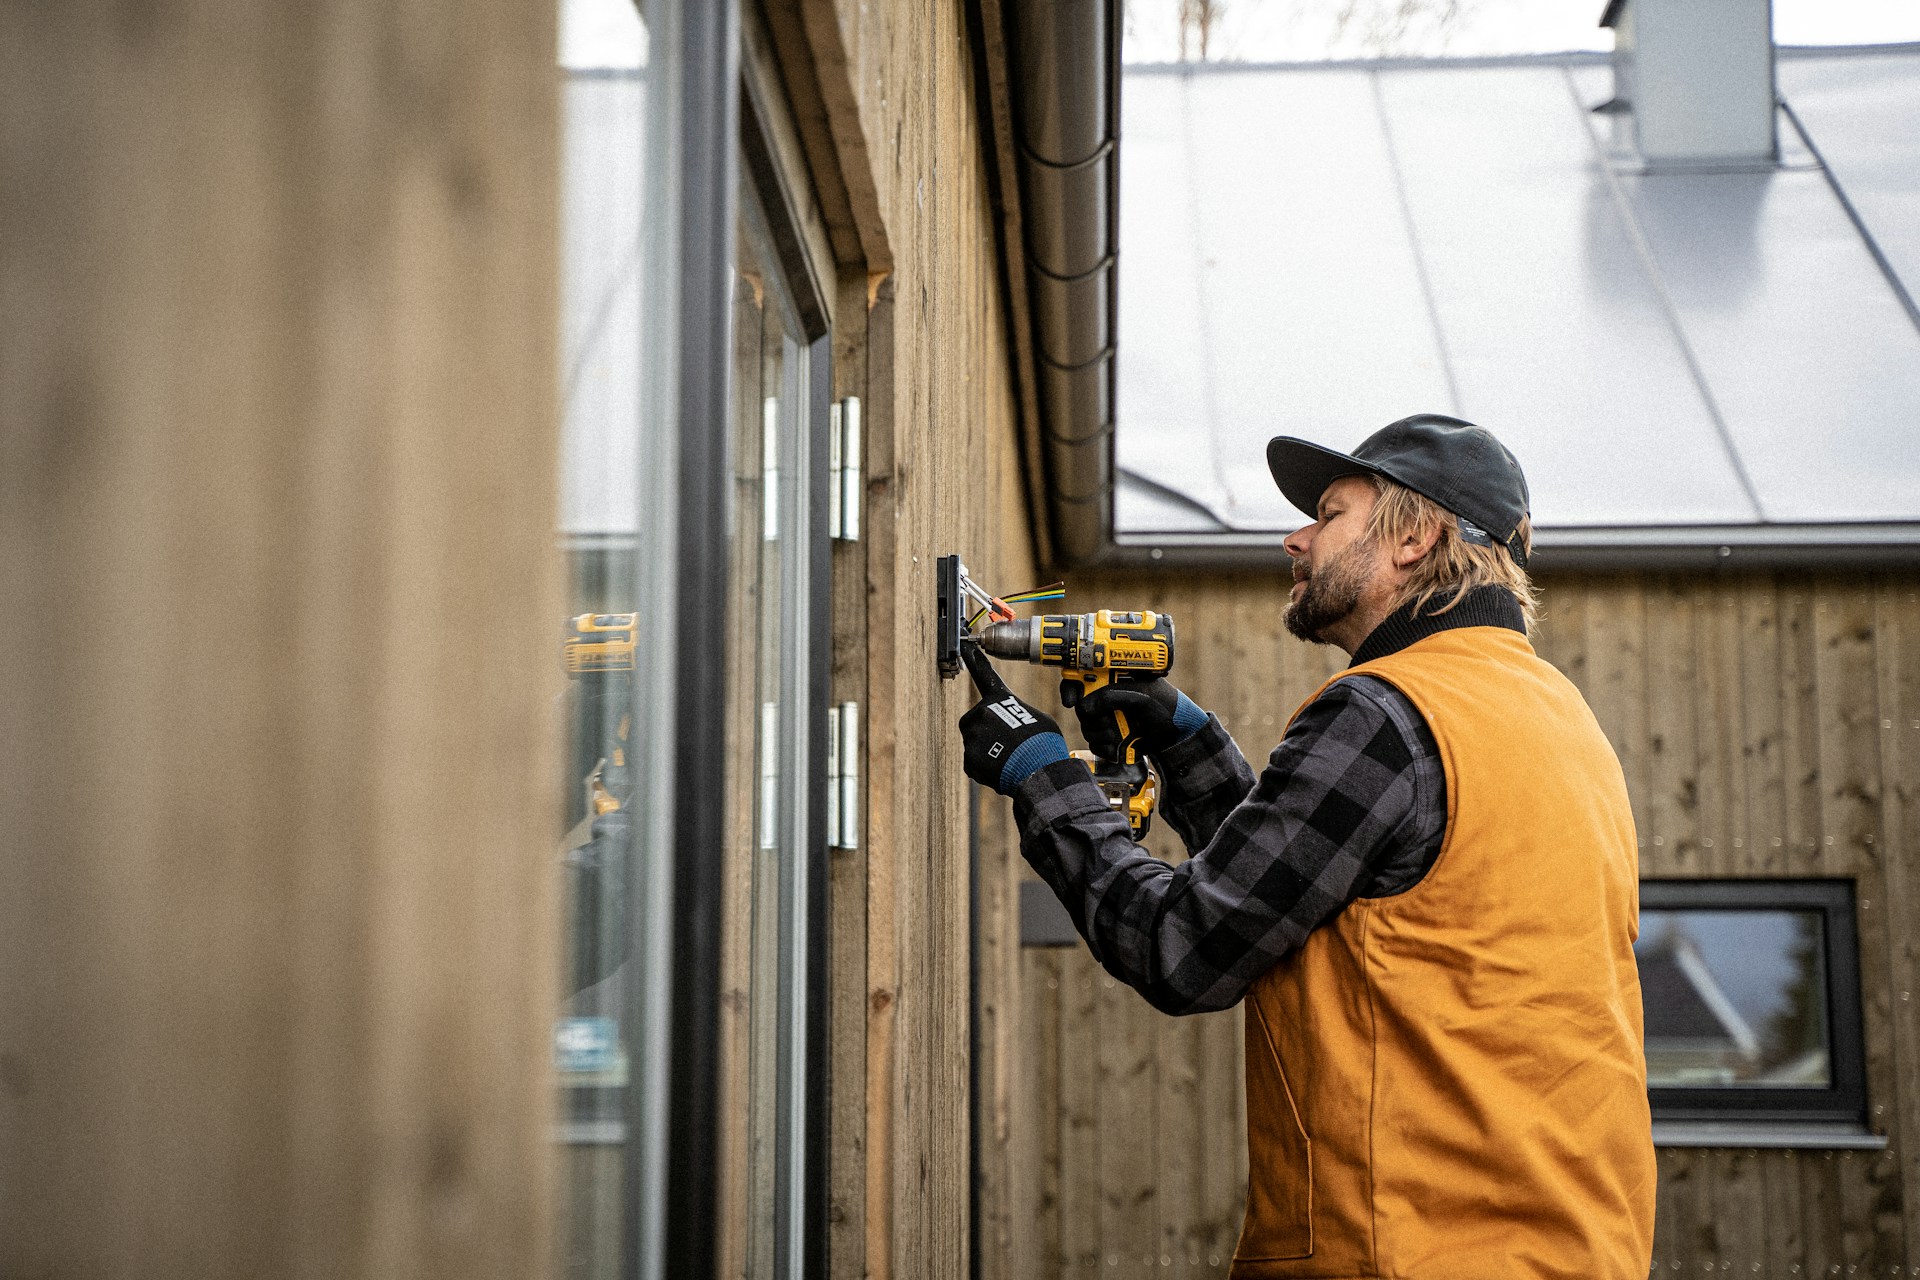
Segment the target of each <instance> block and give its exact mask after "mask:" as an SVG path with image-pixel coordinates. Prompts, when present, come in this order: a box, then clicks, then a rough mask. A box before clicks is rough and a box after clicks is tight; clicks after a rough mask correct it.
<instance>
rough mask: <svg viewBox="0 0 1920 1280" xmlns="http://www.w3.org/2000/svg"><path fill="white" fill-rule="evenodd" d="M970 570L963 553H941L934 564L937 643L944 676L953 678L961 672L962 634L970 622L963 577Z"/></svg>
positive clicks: (936, 654) (936, 647) (941, 671)
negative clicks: (962, 590)
mask: <svg viewBox="0 0 1920 1280" xmlns="http://www.w3.org/2000/svg"><path fill="white" fill-rule="evenodd" d="M966 571H967V569H966V566H965V565H963V564H961V563H960V557H959V556H941V557H940V559H939V560H938V561H937V562H935V565H934V590H935V593H936V599H935V603H934V633H933V646H934V657H935V659H936V660H937V661H938V662H939V664H940V678H941V679H942V680H951V679H953V678H954V677H955V676H957V675H959V674H960V635H961V632H962V631H963V629H964V628H965V626H966V612H967V603H966V600H965V598H964V597H963V596H962V595H961V592H960V579H961V578H962V576H964V575H965V573H966Z"/></svg>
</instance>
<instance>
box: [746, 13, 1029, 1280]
mask: <svg viewBox="0 0 1920 1280" xmlns="http://www.w3.org/2000/svg"><path fill="white" fill-rule="evenodd" d="M767 10H768V15H769V21H768V29H769V31H770V33H771V40H772V42H773V45H774V52H775V55H776V56H777V57H778V59H779V60H780V63H781V65H782V69H783V74H784V75H785V79H786V83H787V84H788V86H789V96H790V103H789V106H790V109H791V110H793V112H794V114H795V116H796V118H797V122H798V127H799V131H800V136H801V139H802V143H803V150H804V151H805V153H806V154H805V156H803V157H800V163H801V164H802V166H803V167H805V168H807V170H808V171H809V172H810V173H811V174H812V176H813V180H814V182H815V184H816V185H817V186H820V185H826V186H833V187H835V188H836V189H835V190H830V191H825V192H822V193H821V194H820V197H819V205H820V208H821V210H822V211H823V215H822V216H823V217H824V218H825V220H826V222H827V224H828V227H829V232H830V236H831V241H832V243H833V245H834V246H835V248H834V251H835V252H836V253H840V254H842V255H845V256H844V257H843V260H842V261H840V262H838V263H836V264H822V265H823V266H827V265H831V267H832V272H833V274H834V277H835V279H836V286H835V288H836V294H835V297H836V303H837V305H836V307H835V324H836V332H835V336H834V355H835V370H834V387H835V394H836V395H838V396H844V395H858V396H860V397H861V400H862V404H863V407H864V410H865V414H864V418H865V421H864V436H863V445H864V451H865V476H866V493H867V506H866V511H865V518H864V522H863V523H864V529H863V536H862V541H861V542H860V543H859V544H857V545H853V546H840V547H836V548H835V550H834V553H833V556H834V559H833V568H834V585H833V592H834V606H833V607H834V657H833V689H834V694H833V696H834V697H835V698H836V699H858V700H860V701H861V702H862V703H863V710H864V715H863V717H862V719H863V732H864V736H865V739H866V741H865V744H864V746H865V769H864V779H865V804H864V812H863V815H862V816H863V818H864V824H863V826H864V830H863V831H862V835H863V837H864V838H863V840H862V842H861V843H862V847H861V848H860V849H858V850H856V851H849V852H835V853H834V854H832V855H831V856H832V859H833V861H832V863H831V867H830V894H831V901H830V912H831V922H832V924H831V937H830V940H829V945H830V947H831V957H830V966H831V972H832V978H831V994H830V1000H831V1010H832V1011H831V1019H832V1057H833V1065H832V1080H831V1108H830V1110H831V1116H830V1126H831V1153H830V1165H829V1184H830V1185H829V1196H830V1202H829V1206H828V1223H827V1230H828V1233H829V1243H830V1247H829V1255H830V1256H829V1266H830V1271H831V1274H833V1275H834V1276H836V1277H848V1278H858V1277H865V1276H872V1277H876V1278H878V1277H889V1276H893V1277H902V1278H905V1277H914V1278H916V1280H917V1278H918V1277H923V1276H932V1277H940V1276H945V1277H960V1276H964V1275H966V1274H968V1272H969V1269H970V1267H971V1265H972V1260H971V1257H970V1251H971V1249H972V1247H973V1246H972V1236H973V1232H974V1231H975V1230H976V1229H977V1230H978V1231H979V1232H980V1233H981V1236H982V1238H983V1239H985V1240H989V1241H991V1240H995V1239H1001V1238H1004V1237H1006V1236H1007V1234H1008V1233H1009V1231H1010V1226H1009V1219H1010V1214H1009V1210H1008V1207H1007V1205H1006V1203H1005V1200H1004V1196H1005V1194H1006V1191H1007V1189H1008V1188H1009V1187H1010V1186H1011V1180H1010V1178H1009V1177H1007V1176H1006V1175H1005V1174H1004V1173H1003V1174H1001V1175H1000V1176H998V1177H996V1178H993V1179H989V1180H987V1181H986V1183H985V1184H984V1185H985V1186H987V1187H988V1188H997V1189H999V1192H1000V1194H1001V1196H1002V1199H1001V1201H1000V1202H998V1203H997V1204H996V1203H995V1202H993V1200H992V1196H991V1195H983V1196H982V1199H981V1203H980V1205H979V1206H978V1213H979V1220H978V1222H977V1224H976V1223H975V1221H974V1220H973V1216H974V1209H975V1207H974V1205H973V1189H974V1183H973V1177H972V1168H973V1162H974V1154H973V1146H974V1143H975V1142H976V1141H977V1142H978V1144H979V1147H980V1151H981V1155H980V1159H981V1160H982V1161H983V1162H987V1163H991V1162H996V1161H997V1162H999V1164H1000V1165H1002V1166H1004V1164H1005V1161H1006V1155H1005V1151H1006V1146H1007V1135H1009V1134H1010V1133H1011V1124H1010V1121H1009V1119H1008V1114H1009V1110H1010V1104H1009V1103H1008V1101H1007V1100H1006V1099H1007V1096H1008V1094H1009V1093H1010V1091H1011V1089H1012V1087H1013V1080H1014V1076H1013V1074H1012V1069H1011V1065H1010V1064H1011V1061H1012V1053H1013V1048H1012V1046H1013V1044H1014V1042H1015V1041H1016V1038H1017V1037H1016V1034H1015V1031H1014V1029H1013V1027H1012V1025H1011V1024H1010V1023H1009V1022H1008V1021H1007V1019H1008V1018H1009V1017H1010V1016H1011V1013H1012V1011H1013V1010H1015V1009H1017V1008H1018V1000H1017V998H1016V993H1017V979H1016V970H1015V954H1016V953H1015V950H1014V947H1013V941H1012V925H1011V916H1010V914H1009V913H1010V910H1011V903H1012V900H1013V897H1014V886H1015V877H1014V872H1013V867H1014V866H1015V865H1016V864H1017V855H1016V854H1015V853H1014V851H1013V849H1012V846H1011V843H1010V841H1008V840H1007V839H1006V838H1005V836H1004V833H1002V832H998V831H996V830H995V829H993V826H992V824H988V826H987V827H986V828H984V829H983V830H982V831H981V832H980V837H979V839H978V841H977V846H978V850H979V866H978V867H977V868H976V867H973V866H970V863H969V859H970V856H971V852H972V847H973V844H974V842H972V841H970V839H969V823H970V817H971V813H972V799H971V796H970V793H969V784H968V783H967V782H966V779H965V776H964V774H963V773H962V771H961V764H960V756H961V753H960V740H959V735H958V733H957V732H956V731H955V723H956V722H957V721H958V719H959V717H960V715H961V714H962V713H963V712H964V711H965V710H966V708H967V707H968V706H970V705H971V704H972V702H973V698H974V694H973V689H972V685H971V684H970V682H968V681H967V680H966V679H965V678H964V677H963V678H961V679H959V680H954V681H942V680H940V679H939V678H938V676H937V674H936V669H935V664H934V651H933V628H932V618H933V607H934V562H935V560H936V559H937V558H938V557H939V556H941V555H945V554H959V555H960V556H962V557H963V558H964V559H965V561H966V563H967V564H968V566H969V568H970V569H971V570H972V571H973V573H974V575H975V576H976V577H977V578H979V579H980V580H981V581H982V582H984V583H987V584H988V585H990V586H996V587H999V588H1000V589H1003V590H1015V589H1018V588H1020V587H1024V586H1027V585H1029V584H1030V583H1031V582H1032V581H1033V567H1032V563H1031V553H1030V546H1031V534H1030V529H1029V526H1028V524H1027V519H1026V514H1025V513H1026V503H1025V497H1024V492H1023V489H1022V475H1021V470H1020V465H1019V454H1018V451H1017V440H1016V435H1015V425H1014V409H1013V404H1014V401H1013V386H1012V381H1011V377H1010V374H1009V372H1008V355H1007V353H1008V335H1007V331H1006V327H1005V321H1004V316H1005V300H1004V298H1003V296H1002V291H1001V289H1002V286H1001V279H1000V272H999V259H998V255H997V250H996V246H995V243H994V240H993V234H994V227H995V226H996V221H995V219H994V217H993V209H992V205H991V200H990V193H989V189H988V177H987V168H986V159H985V157H986V150H985V146H984V143H983V141H982V137H981V130H980V116H979V106H978V101H977V98H976V95H975V89H974V85H973V82H972V81H973V65H972V58H971V51H970V46H969V43H968V31H967V22H966V18H967V8H966V5H965V4H964V3H962V2H961V0H939V2H938V3H930V4H905V5H901V4H893V5H878V4H867V3H863V2H861V0H773V2H772V3H770V4H769V5H768V6H767ZM829 160H830V162H829ZM849 222H850V223H851V225H848V223H849ZM1017 678H1019V677H1017ZM1044 684H1045V682H1044V681H1039V680H1035V681H1034V682H1033V683H1032V685H1031V688H1032V690H1033V691H1034V692H1036V693H1037V692H1038V690H1039V689H1040V688H1041V687H1043V686H1044ZM994 812H996V813H997V811H994ZM733 927H735V928H738V927H740V925H739V923H738V922H737V921H736V923H735V925H734V926H733ZM976 930H977V931H978V933H979V935H980V936H981V937H982V938H983V939H984V940H985V941H984V945H983V947H982V948H981V951H980V964H979V974H980V977H979V983H978V987H977V989H976V987H975V985H974V981H973V977H972V970H973V967H974V966H973V959H974V934H975V931H976ZM976 1019H977V1021H978V1024H979V1035H980V1044H981V1045H983V1046H985V1050H984V1052H982V1053H981V1054H980V1055H979V1057H978V1059H977V1060H976V1057H975V1046H974V1044H973V1035H974V1023H975V1021H976ZM976 1080H977V1081H978V1088H979V1094H978V1096H976V1094H975V1092H974V1090H975V1081H976ZM976 1126H977V1128H976ZM729 1158H730V1159H733V1158H739V1157H738V1156H730V1157H729ZM1005 1253H1006V1250H1005V1248H1004V1247H998V1248H995V1249H993V1250H992V1251H991V1256H992V1257H993V1258H1004V1257H1005ZM730 1256H734V1257H737V1256H739V1255H738V1253H737V1252H735V1253H733V1254H732V1255H730ZM982 1262H983V1264H986V1263H987V1255H984V1254H983V1258H982Z"/></svg>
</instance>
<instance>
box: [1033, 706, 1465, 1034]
mask: <svg viewBox="0 0 1920 1280" xmlns="http://www.w3.org/2000/svg"><path fill="white" fill-rule="evenodd" d="M1214 727H1217V726H1210V729H1211V728H1214ZM1198 732H1199V733H1206V732H1208V730H1201V731H1198ZM1197 736H1198V734H1196V737H1197ZM1222 736H1224V731H1222ZM1199 745H1200V744H1196V747H1198V746H1199ZM1198 754H1200V755H1201V756H1203V757H1205V758H1207V759H1211V760H1213V761H1214V762H1216V763H1218V762H1220V760H1221V759H1222V757H1221V754H1220V752H1219V751H1218V749H1217V744H1216V749H1215V750H1214V751H1212V752H1211V753H1209V752H1206V751H1204V750H1201V751H1199V753H1198ZM1233 754H1234V755H1235V756H1237V755H1238V752H1237V751H1236V752H1234V753H1233ZM1176 767H1177V766H1176ZM1241 767H1242V768H1244V767H1245V766H1244V762H1243V764H1242V766H1241ZM1220 772H1221V773H1222V774H1226V773H1231V770H1230V769H1226V770H1221V771H1220ZM1207 776H1208V775H1206V774H1205V773H1196V775H1195V780H1194V787H1193V790H1194V791H1195V792H1196V793H1197V794H1196V796H1195V797H1194V798H1193V799H1194V803H1193V804H1192V806H1191V809H1192V812H1191V814H1190V815H1189V816H1190V818H1191V819H1192V820H1193V821H1194V825H1195V827H1196V830H1197V829H1198V826H1199V824H1200V823H1201V822H1203V821H1204V810H1205V808H1206V802H1205V801H1204V799H1202V797H1204V796H1206V795H1208V794H1209V793H1210V792H1212V791H1213V790H1215V789H1218V788H1224V787H1227V786H1229V785H1231V784H1230V783H1229V781H1228V780H1227V778H1226V777H1225V776H1219V777H1217V778H1216V780H1215V781H1214V782H1213V783H1212V784H1211V785H1210V784H1209V783H1208V782H1207V781H1206V777H1207ZM1181 781H1182V783H1184V782H1185V781H1186V780H1185V779H1182V780H1181ZM1444 788H1445V780H1444V775H1443V773H1442V771H1441V768H1440V763H1439V753H1438V750H1437V749H1436V748H1435V746H1434V743H1433V737H1432V734H1431V733H1430V732H1428V730H1427V727H1426V724H1425V722H1424V721H1423V720H1422V719H1421V718H1420V715H1419V713H1418V712H1417V711H1416V710H1415V709H1414V708H1413V706H1412V704H1411V703H1410V702H1408V701H1407V700H1406V698H1405V697H1404V696H1403V695H1401V694H1400V693H1399V692H1398V691H1397V690H1394V689H1393V688H1391V687H1390V686H1388V685H1385V684H1383V683H1381V682H1379V681H1376V680H1371V679H1362V678H1356V679H1350V680H1340V681H1336V682H1335V683H1334V684H1332V685H1330V686H1328V688H1327V689H1326V690H1325V691H1324V692H1323V693H1322V694H1321V695H1320V696H1319V697H1318V698H1316V699H1315V700H1314V701H1313V702H1312V703H1311V704H1310V705H1309V706H1308V707H1307V708H1306V709H1305V710H1303V711H1302V712H1301V713H1300V715H1299V716H1298V717H1296V718H1295V720H1294V722H1293V724H1292V726H1291V727H1290V728H1289V729H1288V730H1287V736H1286V738H1285V739H1283V740H1282V741H1281V743H1280V745H1279V746H1277V747H1275V748H1274V749H1273V753H1272V755H1271V756H1270V757H1269V758H1268V761H1267V766H1266V768H1265V769H1264V770H1262V771H1261V773H1260V776H1259V777H1258V779H1256V780H1255V781H1254V782H1253V784H1252V787H1251V789H1250V790H1249V791H1248V792H1246V793H1244V798H1243V799H1242V800H1241V801H1240V802H1239V803H1237V804H1236V805H1234V806H1233V807H1232V808H1231V810H1230V811H1229V812H1228V813H1226V815H1225V816H1224V817H1223V818H1222V819H1220V821H1219V822H1218V823H1217V825H1216V827H1215V829H1214V830H1213V832H1212V834H1211V837H1210V838H1209V839H1208V840H1206V841H1205V843H1204V845H1202V846H1199V847H1196V849H1195V852H1194V855H1193V857H1192V858H1190V859H1189V860H1188V861H1186V862H1184V863H1181V864H1180V865H1179V866H1170V865H1168V864H1167V863H1164V862H1162V861H1160V860H1159V859H1158V858H1155V857H1153V856H1152V855H1151V854H1149V853H1147V852H1146V850H1144V849H1142V848H1140V847H1139V846H1138V845H1136V844H1134V843H1133V841H1132V840H1131V839H1130V838H1129V837H1128V834H1127V824H1126V821H1125V819H1123V818H1122V817H1121V816H1120V815H1118V814H1116V813H1114V812H1113V811H1112V810H1110V809H1108V808H1107V805H1106V803H1105V799H1104V797H1103V796H1102V795H1101V793H1100V790H1099V788H1097V787H1095V786H1094V785H1093V781H1092V778H1091V776H1090V775H1089V774H1088V773H1087V770H1086V766H1084V765H1082V764H1080V763H1079V762H1078V761H1072V760H1069V761H1063V762H1060V763H1057V764H1051V765H1048V766H1046V767H1045V768H1043V769H1041V770H1040V771H1039V772H1037V773H1036V774H1034V775H1033V776H1032V777H1030V778H1028V779H1027V781H1026V782H1025V783H1024V784H1022V786H1021V788H1020V790H1019V791H1018V792H1017V793H1016V794H1015V797H1014V812H1015V816H1016V818H1017V819H1018V820H1019V823H1020V831H1021V852H1022V853H1023V854H1024V855H1025V856H1026V859H1027V861H1028V862H1029V863H1030V864H1031V865H1032V866H1033V868H1034V870H1035V871H1037V872H1038V873H1039V874H1040V877H1041V878H1042V879H1044V880H1045V881H1046V882H1047V883H1048V884H1049V885H1050V886H1051V887H1052V888H1053V891H1054V893H1055V894H1056V895H1058V896H1059V898H1060V900H1061V902H1062V903H1064V904H1065V905H1066V908H1067V911H1068V913H1069V914H1070V915H1071V916H1072V917H1073V922H1074V925H1075V926H1076V927H1077V928H1078V929H1079V931H1080V935H1081V936H1082V937H1083V938H1085V939H1086V940H1087V946H1088V949H1089V950H1091V951H1092V953H1093V955H1094V958H1095V959H1097V960H1099V961H1100V963H1101V964H1102V965H1104V966H1105V967H1106V969H1107V971H1108V972H1110V973H1112V974H1113V975H1114V976H1115V977H1117V978H1119V979H1120V980H1121V981H1123V982H1125V983H1127V984H1128V985H1129V986H1132V987H1133V988H1134V989H1136V990H1137V991H1139V992H1140V993H1141V994H1142V995H1143V996H1145V997H1146V999H1147V1000H1148V1002H1149V1003H1151V1004H1152V1005H1153V1006H1154V1007H1155V1008H1158V1009H1161V1010H1163V1011H1164V1012H1167V1013H1202V1012H1207V1011H1210V1010H1215V1009H1225V1008H1228V1007H1230V1006H1232V1005H1233V1004H1235V1003H1237V1002H1238V1001H1239V1000H1240V998H1241V997H1242V996H1244V995H1245V994H1246V991H1247V988H1248V987H1249V986H1251V985H1252V983H1253V982H1254V980H1255V979H1257V978H1259V977H1260V976H1261V975H1262V974H1264V973H1265V972H1266V971H1267V970H1268V969H1269V968H1271V967H1272V966H1273V964H1274V962H1275V961H1277V960H1279V959H1280V958H1281V957H1283V956H1285V955H1287V954H1288V953H1290V952H1291V951H1293V950H1294V949H1295V948H1297V947H1298V946H1299V945H1300V944H1301V942H1302V941H1304V940H1305V938H1306V936H1307V934H1308V933H1309V932H1311V931H1312V930H1313V929H1314V928H1315V927H1317V926H1318V925H1320V924H1321V923H1323V922H1324V921H1326V920H1328V919H1330V918H1331V917H1332V916H1333V915H1334V914H1336V913H1337V912H1338V911H1339V910H1340V909H1341V908H1343V907H1344V906H1346V904H1347V903H1349V902H1351V901H1353V900H1354V899H1355V898H1357V897H1360V896H1362V894H1363V893H1365V892H1366V891H1367V890H1368V889H1369V887H1370V886H1371V884H1372V873H1373V869H1374V868H1376V867H1378V866H1380V865H1383V864H1385V863H1387V862H1389V861H1393V860H1394V859H1395V856H1396V855H1404V853H1405V852H1406V850H1407V849H1408V848H1409V846H1410V845H1419V846H1423V847H1430V848H1432V849H1437V848H1438V846H1439V841H1440V839H1441V836H1442V835H1443V834H1444V826H1445V820H1446V818H1445V815H1446V799H1445V791H1444ZM1182 834H1183V835H1184V834H1186V833H1185V832H1184V831H1183V832H1182Z"/></svg>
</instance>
